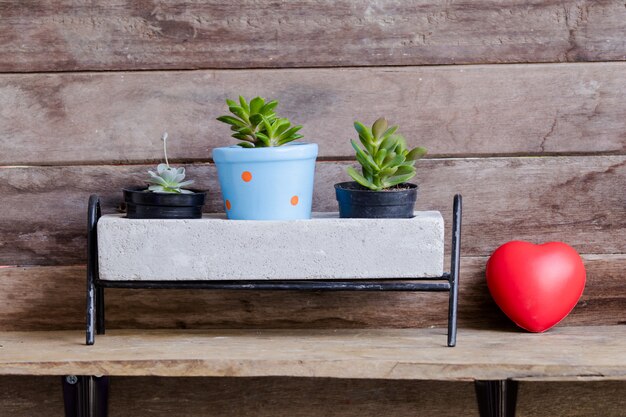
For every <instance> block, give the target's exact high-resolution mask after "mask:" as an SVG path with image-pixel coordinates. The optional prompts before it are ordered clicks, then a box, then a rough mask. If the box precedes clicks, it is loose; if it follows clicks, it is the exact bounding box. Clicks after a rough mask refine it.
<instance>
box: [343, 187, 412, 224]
mask: <svg viewBox="0 0 626 417" xmlns="http://www.w3.org/2000/svg"><path fill="white" fill-rule="evenodd" d="M335 195H336V196H337V202H338V203H339V217H341V218H369V219H405V218H406V219H408V218H411V217H413V207H414V206H415V200H417V185H415V184H410V183H404V184H400V185H398V186H396V187H394V188H391V189H388V190H384V191H372V190H369V189H367V188H365V187H363V186H361V185H360V184H358V183H356V182H354V181H352V182H341V183H339V184H335Z"/></svg>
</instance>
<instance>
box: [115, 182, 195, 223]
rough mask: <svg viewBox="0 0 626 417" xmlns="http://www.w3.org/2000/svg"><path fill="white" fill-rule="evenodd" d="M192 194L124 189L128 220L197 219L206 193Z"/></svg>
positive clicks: (138, 188) (139, 188)
mask: <svg viewBox="0 0 626 417" xmlns="http://www.w3.org/2000/svg"><path fill="white" fill-rule="evenodd" d="M191 191H193V194H169V193H153V192H149V191H146V188H141V187H137V188H125V189H124V202H125V203H126V217H128V218H129V219H199V218H201V217H202V206H204V201H205V200H206V191H197V190H191Z"/></svg>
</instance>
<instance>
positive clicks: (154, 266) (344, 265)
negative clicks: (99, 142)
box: [98, 211, 444, 281]
mask: <svg viewBox="0 0 626 417" xmlns="http://www.w3.org/2000/svg"><path fill="white" fill-rule="evenodd" d="M443 230H444V229H443V218H442V217H441V213H439V212H434V211H423V212H416V213H415V217H414V218H412V219H340V218H338V214H337V213H321V214H315V215H314V218H313V219H311V220H290V221H246V220H226V219H225V218H224V217H222V216H219V215H208V216H205V217H203V218H202V219H194V220H161V219H150V220H143V219H142V220H136V219H127V218H124V217H122V216H121V215H106V216H103V217H102V218H101V219H100V221H99V222H98V252H99V268H100V278H101V279H103V280H117V281H119V280H152V281H159V280H162V281H174V280H239V279H259V280H261V279H268V280H269V279H271V280H281V279H302V280H305V279H351V278H354V279H368V278H413V277H436V276H441V275H442V274H443V253H444V238H443V237H444V236H443V234H444V232H443Z"/></svg>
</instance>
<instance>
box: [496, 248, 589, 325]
mask: <svg viewBox="0 0 626 417" xmlns="http://www.w3.org/2000/svg"><path fill="white" fill-rule="evenodd" d="M585 279H586V273H585V266H584V265H583V261H582V259H580V256H579V255H578V253H577V252H576V250H574V248H572V247H571V246H569V245H566V244H565V243H562V242H549V243H544V244H543V245H534V244H532V243H529V242H520V241H512V242H508V243H505V244H504V245H502V246H500V247H499V248H498V249H496V251H495V252H494V253H493V254H492V255H491V257H490V258H489V261H487V286H488V287H489V292H491V296H492V297H493V299H494V300H495V301H496V304H498V306H499V307H500V308H501V309H502V311H503V312H504V314H506V315H507V316H508V317H509V318H510V319H511V320H513V321H514V322H515V324H517V325H518V326H520V327H522V328H524V329H526V330H528V331H531V332H543V331H545V330H548V329H549V328H550V327H552V326H554V325H555V324H557V323H558V322H560V321H561V320H563V319H564V318H565V316H567V315H568V314H569V312H570V311H572V309H573V308H574V306H575V305H576V303H577V302H578V300H579V299H580V296H581V295H582V293H583V289H584V288H585Z"/></svg>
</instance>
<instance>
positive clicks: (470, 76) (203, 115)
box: [0, 8, 626, 165]
mask: <svg viewBox="0 0 626 417" xmlns="http://www.w3.org/2000/svg"><path fill="white" fill-rule="evenodd" d="M624 10H625V11H626V8H624ZM237 94H243V95H245V96H246V97H248V98H250V97H252V96H254V95H257V94H260V95H264V96H266V97H274V98H277V99H279V100H280V101H281V107H279V110H280V112H281V113H283V114H284V115H286V116H288V117H290V118H291V119H292V120H293V121H294V122H296V123H299V124H302V125H303V126H304V127H303V129H302V132H303V133H304V135H305V140H308V141H311V142H316V143H318V144H319V146H320V156H321V157H323V158H326V159H329V158H333V159H336V158H340V159H345V158H350V159H353V157H354V150H353V149H352V147H351V146H350V141H349V139H350V138H355V137H356V136H355V133H354V129H353V127H352V124H353V122H354V120H355V119H358V120H361V121H363V122H365V123H372V122H373V121H374V120H375V119H377V118H378V117H380V116H381V115H386V116H387V117H388V118H389V119H390V121H391V122H392V123H396V124H399V125H400V126H401V130H400V131H401V132H403V133H404V135H405V136H406V137H407V139H408V141H409V142H410V144H411V145H421V146H425V147H426V148H428V149H429V151H430V154H431V155H435V156H477V155H483V156H484V155H503V154H504V155H522V154H523V155H545V154H573V153H574V154H575V153H584V154H589V153H604V154H606V153H621V154H623V153H625V152H626V133H625V132H626V118H625V117H624V114H626V104H624V100H622V97H623V96H624V95H625V94H626V63H598V64H566V65H551V64H550V65H499V66H493V65H492V66H460V67H418V68H361V69H358V68H350V69H295V70H249V71H248V70H244V71H194V72H141V73H124V72H122V73H81V74H28V75H24V74H5V75H0V102H2V103H3V108H2V112H0V149H2V152H0V164H4V165H41V164H45V165H55V164H57V165H58V164H89V163H131V162H132V163H136V162H146V161H148V162H149V161H155V160H160V159H161V158H162V147H161V142H160V137H161V134H162V132H163V131H164V130H167V131H168V132H169V133H170V137H171V140H170V144H169V145H170V148H169V153H170V157H171V158H172V159H174V160H183V161H207V160H208V159H209V157H210V155H211V153H210V149H212V148H214V147H216V146H226V145H231V144H233V143H234V139H232V138H230V136H229V130H228V127H227V126H226V125H224V124H222V123H220V122H218V121H217V120H215V117H217V116H219V115H221V114H224V113H225V112H226V111H227V109H226V107H225V104H224V99H225V98H227V97H231V98H233V97H235V96H236V95H237ZM281 109H282V110H281Z"/></svg>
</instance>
